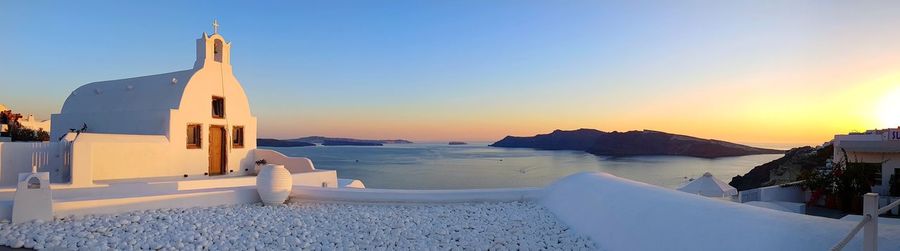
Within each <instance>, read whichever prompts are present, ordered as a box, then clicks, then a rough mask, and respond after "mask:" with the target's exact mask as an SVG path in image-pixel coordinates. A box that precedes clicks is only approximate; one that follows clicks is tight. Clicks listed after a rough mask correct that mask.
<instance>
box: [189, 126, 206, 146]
mask: <svg viewBox="0 0 900 251" xmlns="http://www.w3.org/2000/svg"><path fill="white" fill-rule="evenodd" d="M201 128H203V127H202V126H201V125H200V124H190V125H188V126H187V148H188V149H198V148H200V145H201V142H203V141H201V139H202V137H201V135H203V134H202V131H201V130H203V129H201Z"/></svg>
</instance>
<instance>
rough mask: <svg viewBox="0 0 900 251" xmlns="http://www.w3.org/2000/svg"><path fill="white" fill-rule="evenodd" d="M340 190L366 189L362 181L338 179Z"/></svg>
mask: <svg viewBox="0 0 900 251" xmlns="http://www.w3.org/2000/svg"><path fill="white" fill-rule="evenodd" d="M338 188H366V185H365V184H363V182H362V181H361V180H354V179H338Z"/></svg>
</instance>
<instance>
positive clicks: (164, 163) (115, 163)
mask: <svg viewBox="0 0 900 251" xmlns="http://www.w3.org/2000/svg"><path fill="white" fill-rule="evenodd" d="M216 28H217V27H216ZM52 121H53V129H52V132H51V140H56V139H60V138H63V137H64V136H66V135H67V134H70V132H72V131H75V130H80V129H82V128H83V127H84V128H86V130H85V132H86V133H82V134H81V135H80V136H78V137H80V138H79V139H78V140H79V141H82V140H87V141H91V142H97V143H105V144H96V145H95V146H93V149H92V150H93V151H94V152H97V153H98V154H100V153H102V155H103V157H104V158H102V159H94V160H93V161H92V163H91V166H93V174H92V179H94V180H109V179H128V178H143V177H165V176H182V175H188V176H195V175H221V174H229V173H236V174H239V173H245V172H249V171H252V169H253V167H254V160H253V156H252V151H253V149H255V148H256V117H254V116H253V114H252V113H251V111H250V105H249V102H248V100H247V96H246V95H245V94H244V90H243V89H242V88H241V84H240V82H238V80H237V78H235V76H234V74H233V73H232V67H231V44H230V43H229V42H227V41H226V40H225V38H223V37H222V35H220V34H218V29H216V32H214V33H213V34H212V35H207V34H206V33H203V35H202V37H200V38H199V39H197V60H196V62H194V67H193V68H191V69H188V70H182V71H175V72H169V73H162V74H156V75H149V76H142V77H135V78H127V79H118V80H109V81H101V82H95V83H90V84H86V85H83V86H81V87H79V88H78V89H76V90H75V91H73V92H72V93H71V94H70V95H69V97H68V98H67V99H66V101H65V104H64V105H63V107H62V111H60V113H59V114H53V115H52ZM67 137H68V139H67V140H74V139H75V135H74V134H71V135H69V136H67ZM115 156H118V157H115ZM76 161H77V160H76ZM76 164H77V163H76Z"/></svg>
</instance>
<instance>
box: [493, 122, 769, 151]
mask: <svg viewBox="0 0 900 251" xmlns="http://www.w3.org/2000/svg"><path fill="white" fill-rule="evenodd" d="M490 146H493V147H508V148H533V149H540V150H575V151H585V152H587V153H591V154H594V155H601V156H616V157H624V156H647V155H675V156H690V157H698V158H719V157H734V156H744V155H754V154H783V153H784V152H785V151H782V150H775V149H766V148H760V147H753V146H747V145H742V144H737V143H731V142H727V141H723V140H716V139H703V138H698V137H693V136H688V135H681V134H672V133H667V132H662V131H654V130H640V131H637V130H634V131H627V132H617V131H613V132H604V131H600V130H596V129H587V128H582V129H577V130H570V131H565V130H559V129H557V130H554V131H553V132H551V133H548V134H538V135H535V136H531V137H517V136H506V137H504V138H503V139H501V140H500V141H497V142H495V143H493V144H491V145H490Z"/></svg>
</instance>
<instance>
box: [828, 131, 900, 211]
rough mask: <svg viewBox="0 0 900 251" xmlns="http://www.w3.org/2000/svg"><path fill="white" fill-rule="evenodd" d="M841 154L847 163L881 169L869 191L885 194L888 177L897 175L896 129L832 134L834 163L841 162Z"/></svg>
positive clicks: (899, 149) (898, 133)
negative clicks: (874, 166) (862, 164)
mask: <svg viewBox="0 0 900 251" xmlns="http://www.w3.org/2000/svg"><path fill="white" fill-rule="evenodd" d="M844 151H846V153H847V158H848V159H849V161H850V162H860V163H871V164H873V165H879V166H880V167H881V168H879V171H880V175H879V177H878V178H877V179H876V180H875V182H876V185H875V186H874V187H873V188H872V191H873V192H877V193H880V194H882V195H888V192H889V191H890V179H891V176H892V175H895V174H897V175H900V127H898V128H897V129H883V130H869V131H867V132H865V133H851V134H846V135H835V136H834V162H835V163H839V162H841V161H843V160H844ZM898 178H900V177H898Z"/></svg>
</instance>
